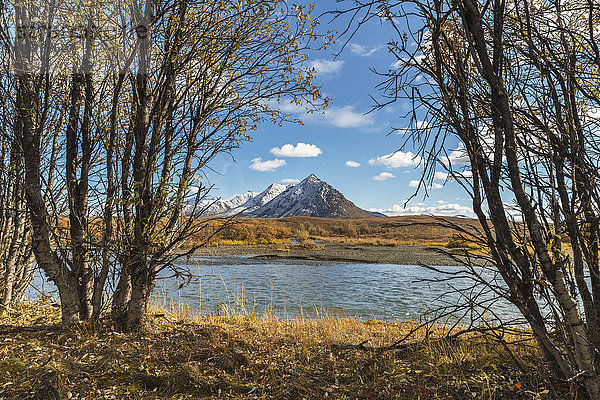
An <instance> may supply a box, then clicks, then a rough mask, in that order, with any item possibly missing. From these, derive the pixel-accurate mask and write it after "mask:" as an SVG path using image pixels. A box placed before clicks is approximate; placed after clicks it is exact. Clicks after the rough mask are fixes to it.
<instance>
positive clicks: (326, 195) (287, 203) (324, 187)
mask: <svg viewBox="0 0 600 400" xmlns="http://www.w3.org/2000/svg"><path fill="white" fill-rule="evenodd" d="M252 215H253V216H254V217H260V218H282V217H291V216H300V215H302V216H313V217H342V218H347V217H372V215H371V214H370V213H368V212H367V211H364V210H362V209H360V208H358V207H357V206H355V205H354V203H352V202H351V201H349V200H347V199H346V198H345V197H344V195H343V194H341V193H340V192H339V191H337V190H336V189H334V188H333V187H332V186H330V185H328V184H327V183H325V182H323V181H322V180H320V179H319V178H317V177H316V176H315V175H314V174H311V175H310V176H308V177H307V178H306V179H304V180H303V181H302V182H300V183H298V184H297V185H295V186H292V187H289V188H287V189H286V190H285V191H284V192H282V193H281V194H279V195H278V196H277V197H275V198H274V199H272V200H271V201H269V202H268V203H266V204H265V205H263V206H262V207H260V208H258V209H257V210H255V211H253V212H252Z"/></svg>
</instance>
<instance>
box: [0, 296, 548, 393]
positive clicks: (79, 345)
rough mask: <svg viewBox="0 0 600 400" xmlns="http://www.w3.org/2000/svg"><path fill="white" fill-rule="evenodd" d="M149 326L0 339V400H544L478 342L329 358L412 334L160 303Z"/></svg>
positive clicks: (404, 325) (533, 368)
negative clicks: (207, 312) (128, 331)
mask: <svg viewBox="0 0 600 400" xmlns="http://www.w3.org/2000/svg"><path fill="white" fill-rule="evenodd" d="M149 315H150V317H149V323H148V325H147V328H146V329H145V330H144V331H143V332H141V333H136V334H131V335H123V334H118V333H114V332H112V331H111V329H110V327H109V326H108V325H107V324H106V321H101V322H100V323H99V324H97V325H81V326H79V327H74V328H69V329H60V330H56V331H40V332H21V333H18V334H15V333H12V334H2V335H0V342H1V343H2V346H1V347H0V382H1V384H0V398H19V399H22V398H43V399H46V398H48V399H51V398H53V397H52V396H53V394H52V393H53V390H56V392H57V393H58V394H59V395H60V398H65V399H66V398H79V399H142V398H144V399H198V398H207V399H208V398H223V399H304V398H306V399H325V398H334V399H531V398H546V395H545V394H544V393H546V392H545V389H544V388H543V382H542V380H541V377H540V375H539V371H540V368H539V359H538V356H537V354H536V352H535V351H534V350H532V349H531V348H530V347H516V346H510V348H511V350H512V351H513V352H514V355H515V356H516V357H517V358H518V359H520V360H521V361H520V363H521V364H522V366H523V367H524V369H525V371H524V372H523V371H520V370H519V368H518V366H517V365H516V364H515V362H514V360H513V359H512V358H511V357H510V356H509V354H508V353H507V351H506V348H504V347H503V346H501V345H499V344H497V343H494V342H492V341H490V340H488V339H487V338H486V337H484V336H481V335H478V334H469V335H465V337H461V338H460V339H457V340H455V341H450V342H439V341H436V337H438V336H439V335H441V334H443V333H444V330H443V329H442V328H437V329H435V330H433V331H431V332H430V334H429V336H428V337H427V338H426V337H425V331H424V330H418V331H417V332H415V333H414V334H413V335H411V336H410V337H409V338H408V340H407V342H410V343H413V345H411V346H409V347H407V348H405V349H403V350H388V351H360V350H338V349H335V348H333V347H332V345H346V344H358V343H362V342H365V344H367V345H369V346H375V347H378V346H388V345H390V344H392V343H394V342H395V341H397V340H398V339H399V338H401V337H403V336H404V335H406V334H407V333H408V332H410V330H411V329H413V328H414V327H415V324H414V323H411V322H395V323H392V322H390V323H388V322H385V323H384V322H378V321H359V320H352V319H344V318H336V317H335V316H332V315H328V314H326V313H321V314H319V315H318V316H317V317H316V318H304V317H295V318H288V319H279V318H277V317H275V316H274V315H273V314H269V313H267V314H264V315H254V314H250V313H247V312H244V310H234V309H231V308H226V309H223V310H222V312H220V313H219V314H215V315H205V316H198V315H194V314H193V313H191V311H190V309H189V307H186V306H185V305H170V306H169V307H165V306H164V304H162V303H161V302H157V303H154V305H153V307H152V308H151V310H150V313H149ZM58 318H59V315H58V313H57V311H56V309H55V308H52V307H49V306H47V305H41V306H40V305H24V306H22V307H19V309H18V310H13V311H12V313H9V314H8V315H5V316H3V317H0V324H1V325H2V327H1V328H2V329H5V328H7V326H15V325H19V322H18V321H21V320H22V321H25V323H26V324H31V323H36V324H41V323H44V324H50V323H54V322H56V321H58ZM521 338H522V337H519V339H521ZM507 339H509V340H510V339H511V337H507ZM513 339H514V337H513ZM536 393H537V394H536ZM540 393H541V394H540ZM36 396H37V397H36ZM535 396H538V397H535Z"/></svg>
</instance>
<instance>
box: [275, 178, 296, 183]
mask: <svg viewBox="0 0 600 400" xmlns="http://www.w3.org/2000/svg"><path fill="white" fill-rule="evenodd" d="M279 182H281V183H285V184H289V183H298V182H300V179H294V178H286V179H282V180H280V181H279Z"/></svg>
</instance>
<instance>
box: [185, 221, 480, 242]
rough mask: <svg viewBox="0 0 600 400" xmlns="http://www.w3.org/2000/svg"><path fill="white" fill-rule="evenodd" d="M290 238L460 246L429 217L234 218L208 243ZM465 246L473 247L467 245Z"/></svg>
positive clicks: (212, 227)
mask: <svg viewBox="0 0 600 400" xmlns="http://www.w3.org/2000/svg"><path fill="white" fill-rule="evenodd" d="M447 220H449V221H451V222H452V223H454V224H456V225H458V226H461V227H463V228H465V229H467V230H468V231H470V232H475V229H474V227H477V226H479V223H478V222H477V221H476V220H473V219H466V218H447ZM221 224H223V221H214V222H212V223H210V224H208V228H207V229H205V230H204V231H202V232H200V233H199V234H198V235H197V236H196V237H194V238H192V239H191V240H190V241H189V243H188V245H192V244H198V243H203V242H204V241H205V240H207V238H208V237H209V236H210V235H213V234H214V232H216V231H218V229H219V227H220V226H221ZM290 240H298V241H301V242H302V241H308V240H320V241H324V242H332V243H345V244H356V245H358V244H366V245H375V246H399V245H429V246H451V247H459V246H463V245H466V242H464V241H462V240H459V239H457V234H456V232H455V231H454V230H453V229H450V228H447V227H444V226H441V225H440V221H439V220H437V219H435V218H433V217H428V216H404V217H390V218H376V217H373V218H344V219H341V218H315V217H289V218H236V219H234V220H232V221H230V222H228V224H227V226H226V228H224V229H222V230H221V231H218V232H217V233H216V234H214V236H213V237H212V238H211V239H210V240H209V241H208V245H209V246H222V245H236V244H242V245H253V244H280V243H284V242H289V241H290ZM467 247H472V245H468V246H467Z"/></svg>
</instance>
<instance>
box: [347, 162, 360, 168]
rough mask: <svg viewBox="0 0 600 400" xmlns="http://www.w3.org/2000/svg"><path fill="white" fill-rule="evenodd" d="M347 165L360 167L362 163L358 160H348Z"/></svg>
mask: <svg viewBox="0 0 600 400" xmlns="http://www.w3.org/2000/svg"><path fill="white" fill-rule="evenodd" d="M346 167H350V168H358V167H360V163H359V162H356V161H352V160H348V161H346Z"/></svg>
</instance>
